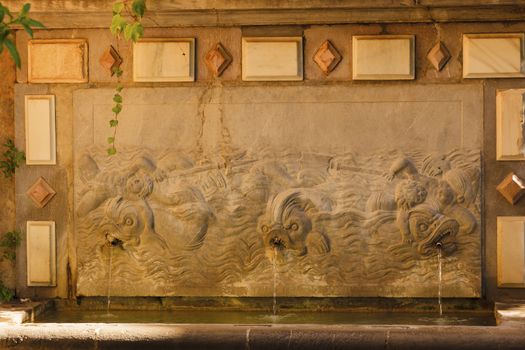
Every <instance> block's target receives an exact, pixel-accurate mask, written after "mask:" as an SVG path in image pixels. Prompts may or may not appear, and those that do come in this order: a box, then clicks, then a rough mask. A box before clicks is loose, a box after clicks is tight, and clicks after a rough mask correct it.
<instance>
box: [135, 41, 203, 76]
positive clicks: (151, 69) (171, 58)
mask: <svg viewBox="0 0 525 350" xmlns="http://www.w3.org/2000/svg"><path fill="white" fill-rule="evenodd" d="M133 80H134V81H142V82H147V81H149V82H159V81H194V80H195V39H194V38H184V39H145V40H141V41H140V42H137V43H135V44H133Z"/></svg>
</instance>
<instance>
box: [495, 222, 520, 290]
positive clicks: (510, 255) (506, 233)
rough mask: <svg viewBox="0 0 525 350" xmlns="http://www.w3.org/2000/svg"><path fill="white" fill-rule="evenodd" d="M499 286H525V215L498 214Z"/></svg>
mask: <svg viewBox="0 0 525 350" xmlns="http://www.w3.org/2000/svg"><path fill="white" fill-rule="evenodd" d="M498 286H499V287H508V288H525V216H498Z"/></svg>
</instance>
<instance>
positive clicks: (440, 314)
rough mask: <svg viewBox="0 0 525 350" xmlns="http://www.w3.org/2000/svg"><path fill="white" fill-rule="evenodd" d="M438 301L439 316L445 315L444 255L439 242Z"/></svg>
mask: <svg viewBox="0 0 525 350" xmlns="http://www.w3.org/2000/svg"><path fill="white" fill-rule="evenodd" d="M437 250H438V254H437V256H438V303H439V316H440V317H441V316H443V304H442V303H441V289H442V284H443V273H442V266H441V265H442V257H441V245H439V244H438V246H437Z"/></svg>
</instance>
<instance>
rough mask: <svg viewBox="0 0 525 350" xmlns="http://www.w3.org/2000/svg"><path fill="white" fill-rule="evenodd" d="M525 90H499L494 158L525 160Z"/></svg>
mask: <svg viewBox="0 0 525 350" xmlns="http://www.w3.org/2000/svg"><path fill="white" fill-rule="evenodd" d="M524 95H525V89H510V90H500V91H498V92H497V96H496V158H497V160H525V148H524V143H523V142H524V140H523V137H524V130H523V122H524V118H525V116H524V109H523V108H524V106H523V101H524V99H525V96H524Z"/></svg>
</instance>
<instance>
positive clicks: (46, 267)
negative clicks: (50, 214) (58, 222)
mask: <svg viewBox="0 0 525 350" xmlns="http://www.w3.org/2000/svg"><path fill="white" fill-rule="evenodd" d="M26 243H27V285H28V286H30V287H49V286H55V285H56V241H55V222H54V221H28V222H27V236H26Z"/></svg>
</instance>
